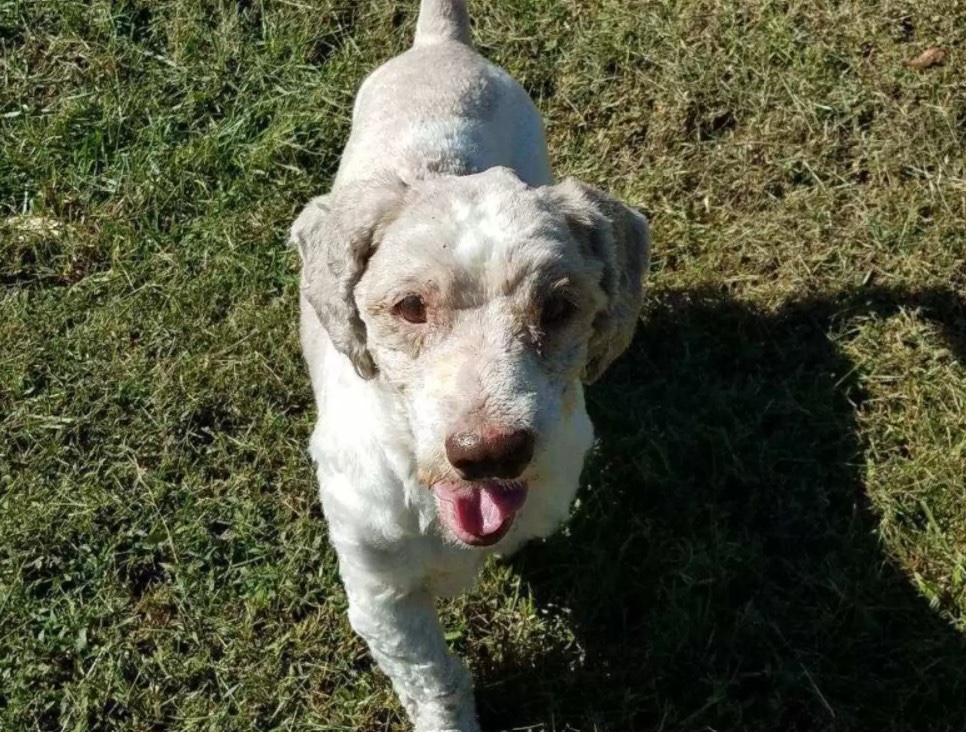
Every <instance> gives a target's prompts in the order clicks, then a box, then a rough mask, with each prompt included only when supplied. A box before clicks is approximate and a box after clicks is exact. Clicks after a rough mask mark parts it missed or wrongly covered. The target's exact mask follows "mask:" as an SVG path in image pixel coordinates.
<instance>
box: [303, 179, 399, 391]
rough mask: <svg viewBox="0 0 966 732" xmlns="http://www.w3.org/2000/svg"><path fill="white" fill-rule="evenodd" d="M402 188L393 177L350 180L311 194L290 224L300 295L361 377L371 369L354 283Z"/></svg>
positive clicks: (367, 375) (372, 371) (372, 373)
mask: <svg viewBox="0 0 966 732" xmlns="http://www.w3.org/2000/svg"><path fill="white" fill-rule="evenodd" d="M405 191H406V186H405V184H404V183H403V182H402V181H400V180H398V179H394V180H375V181H362V182H358V183H351V184H349V185H347V186H344V187H342V188H340V189H339V190H338V191H335V192H333V193H330V194H328V195H326V196H319V197H318V198H315V199H313V200H312V201H310V202H309V204H308V205H307V206H306V207H305V209H304V210H303V211H302V213H301V214H299V216H298V218H297V219H296V220H295V223H294V224H293V225H292V232H291V241H292V243H293V244H295V245H296V246H297V247H298V250H299V255H300V256H301V257H302V294H304V295H305V297H306V299H307V300H308V301H309V303H310V304H311V305H312V308H313V309H314V310H315V312H316V314H317V315H318V316H319V320H320V321H321V322H322V325H323V326H324V327H325V330H326V332H328V334H329V338H330V339H331V340H332V344H333V345H334V346H335V347H336V349H338V350H339V352H341V353H343V354H345V355H346V356H347V357H348V358H349V360H350V361H352V365H353V366H354V367H355V370H356V372H357V373H358V374H359V376H361V377H362V378H364V379H371V378H372V377H374V376H375V375H376V372H377V368H376V364H375V362H374V361H373V360H372V355H371V354H370V353H369V349H368V348H367V347H366V325H365V323H363V322H362V318H361V317H360V316H359V308H358V307H357V306H356V299H355V287H356V285H357V284H359V280H360V279H361V278H362V275H363V273H364V272H365V271H366V265H367V264H368V262H369V258H370V257H371V256H372V253H373V252H374V251H375V248H376V244H377V240H378V234H379V230H380V228H381V227H383V226H385V225H386V223H387V222H388V219H389V218H390V217H391V214H392V212H393V211H394V210H396V209H397V208H398V207H399V205H400V202H401V200H402V197H403V195H404V193H405Z"/></svg>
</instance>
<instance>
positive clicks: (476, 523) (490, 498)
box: [436, 483, 527, 537]
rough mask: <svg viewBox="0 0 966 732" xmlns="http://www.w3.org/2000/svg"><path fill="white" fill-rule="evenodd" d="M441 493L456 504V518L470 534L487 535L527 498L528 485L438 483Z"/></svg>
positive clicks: (494, 530) (454, 513)
mask: <svg viewBox="0 0 966 732" xmlns="http://www.w3.org/2000/svg"><path fill="white" fill-rule="evenodd" d="M436 492H437V494H438V495H439V497H440V498H441V499H442V500H444V501H448V502H449V503H451V504H452V506H453V514H452V515H453V518H454V519H455V521H456V523H457V524H458V525H459V528H460V529H462V530H463V531H465V532H466V533H467V534H472V535H473V536H477V537H486V536H489V535H491V534H495V533H496V532H498V531H500V529H502V528H503V526H504V524H506V522H507V521H509V520H510V519H512V518H513V515H514V514H515V513H516V512H517V511H518V510H520V507H521V506H522V505H523V502H524V501H525V500H526V496H527V494H526V489H524V488H505V487H500V486H496V485H483V486H481V487H479V488H470V487H468V486H457V485H453V484H451V483H449V484H443V485H440V486H437V488H436Z"/></svg>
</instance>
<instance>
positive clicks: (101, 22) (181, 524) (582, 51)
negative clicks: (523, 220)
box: [0, 0, 966, 732]
mask: <svg viewBox="0 0 966 732" xmlns="http://www.w3.org/2000/svg"><path fill="white" fill-rule="evenodd" d="M415 5H416V2H415V0H407V1H406V2H398V1H392V2H390V1H388V0H367V1H366V2H352V1H351V0H338V1H335V0H273V1H269V0H264V1H260V0H237V1H236V2H229V1H227V0H221V1H220V2H219V1H211V2H201V1H200V0H111V1H108V0H91V1H85V2H81V1H80V0H44V1H43V2H41V1H40V0H0V74H2V83H0V730H3V731H4V732H6V731H7V730H9V731H10V732H20V731H21V730H23V731H29V730H69V731H71V732H83V731H85V730H90V731H94V730H131V731H135V730H136V731H143V732H147V731H149V730H150V731H155V730H185V731H187V732H195V731H201V730H212V731H215V730H218V731H222V730H227V731H235V730H239V731H242V730H253V731H254V730H258V731H259V732H266V731H268V730H292V731H296V730H297V731H299V732H302V731H305V732H308V731H311V730H330V731H331V730H346V731H349V730H352V731H356V730H359V731H362V732H370V731H372V732H375V731H376V730H403V729H405V728H406V725H405V722H404V720H403V717H402V712H401V709H400V708H399V706H398V705H397V703H396V701H395V699H394V697H393V695H392V692H391V689H390V687H389V683H388V681H387V679H386V678H385V677H384V676H383V675H381V674H380V673H379V672H378V671H376V670H375V669H374V667H373V664H372V662H371V661H370V659H369V657H368V655H367V652H366V650H365V647H364V646H363V644H362V643H361V642H360V641H359V640H358V639H356V638H355V637H354V636H353V634H352V633H351V631H350V629H349V627H348V624H347V621H346V619H345V605H346V601H345V596H344V594H343V592H342V590H341V587H340V586H339V584H338V578H337V574H336V568H335V562H334V556H333V554H332V552H331V551H330V550H329V549H328V546H327V542H326V529H325V526H324V523H323V520H322V516H321V512H320V509H319V505H318V502H317V498H316V491H315V486H314V483H313V474H312V469H311V465H310V463H309V460H308V458H307V456H306V443H307V439H308V435H309V432H310V430H311V426H312V420H313V409H314V408H313V404H312V399H311V393H310V391H309V387H308V379H307V376H306V374H305V371H304V369H303V365H302V362H301V357H300V353H299V346H298V338H297V327H296V314H297V289H298V261H297V256H296V255H295V253H294V252H292V251H291V250H290V249H289V248H288V247H287V245H286V229H287V227H288V225H289V224H290V222H291V221H292V219H293V217H294V215H295V213H296V212H297V210H298V209H299V207H300V206H301V205H302V204H303V203H304V202H305V201H306V200H307V199H308V198H309V197H310V196H312V195H315V194H318V193H320V192H323V191H324V190H325V189H326V187H327V185H328V184H329V182H330V180H331V178H332V176H333V174H334V172H335V168H336V165H337V161H338V156H339V153H340V150H341V146H342V144H343V142H344V140H345V137H346V135H347V131H348V127H349V114H350V110H351V102H352V98H353V94H354V90H355V89H356V87H357V86H358V84H359V83H360V81H361V80H362V79H363V77H364V76H365V74H366V73H367V72H368V71H369V70H371V69H372V68H374V67H375V66H376V65H377V64H378V63H379V62H380V61H381V60H383V59H385V58H387V57H389V56H390V55H392V54H393V53H395V52H397V51H399V50H401V49H403V48H405V47H406V45H407V44H408V42H409V39H410V37H411V33H412V28H413V21H414V10H415V7H414V6H415ZM471 10H472V12H473V14H474V17H475V29H474V36H475V38H476V39H477V42H478V44H479V46H480V48H481V49H482V50H483V51H484V53H485V54H486V55H487V56H488V57H490V58H492V59H494V60H495V61H497V62H499V63H501V64H503V65H504V66H506V67H507V68H508V69H509V70H510V71H511V73H513V74H514V75H515V76H516V77H517V78H518V79H520V80H521V82H522V83H523V84H524V85H525V86H526V87H527V89H528V90H529V91H530V92H531V94H532V95H533V96H534V98H535V100H536V102H537V104H538V106H539V107H540V109H541V111H542V112H543V114H544V116H545V119H546V123H547V127H548V135H549V140H550V146H551V154H552V158H553V161H554V164H555V167H556V170H557V171H558V172H559V173H560V174H561V175H563V174H572V175H576V176H579V177H581V178H583V179H585V180H587V181H588V182H591V183H593V184H596V185H598V186H600V187H602V188H605V189H608V190H611V191H613V192H614V193H616V194H618V195H620V196H622V197H623V198H625V199H626V200H628V201H630V202H633V203H635V204H638V205H639V206H640V207H642V208H643V209H645V210H646V211H647V212H648V213H649V215H650V216H651V220H652V226H653V232H654V242H655V243H654V255H655V261H654V266H653V269H652V272H651V275H650V278H649V284H648V300H647V305H646V308H645V311H644V313H643V314H642V319H641V323H640V326H639V330H638V334H637V338H636V340H635V342H634V344H633V346H632V348H631V350H630V351H629V352H628V354H626V355H625V356H624V357H623V358H622V359H621V360H620V361H619V362H618V363H617V365H615V367H614V368H613V369H612V371H611V372H610V373H609V374H608V376H607V377H606V378H605V379H604V380H602V382H601V383H599V384H597V385H595V386H593V387H592V388H591V389H590V390H589V403H590V408H591V411H592V415H593V417H594V418H595V422H596V423H597V426H598V433H599V445H598V447H597V448H596V450H595V453H594V455H593V458H592V460H591V461H590V463H589V465H588V468H587V471H586V473H585V476H584V489H583V491H582V493H581V497H580V501H579V504H578V505H577V507H576V508H575V512H574V517H573V521H572V523H571V524H570V526H569V528H568V529H567V530H566V531H565V532H564V533H563V534H561V535H560V536H558V537H556V538H554V539H552V540H550V541H548V542H546V543H544V544H540V545H536V546H532V547H529V548H528V549H527V550H525V551H524V552H523V553H522V554H521V555H520V556H518V557H516V558H515V559H514V560H513V561H512V562H510V563H509V564H500V563H493V564H492V565H490V566H489V567H488V569H487V571H486V574H485V577H484V579H483V581H482V583H481V585H480V588H479V589H478V591H476V592H475V593H474V594H472V595H470V596H468V597H466V598H463V599H460V600H458V601H456V602H453V603H449V604H447V605H446V606H445V608H444V616H445V619H446V624H447V629H448V631H449V634H448V638H449V639H450V641H451V643H452V645H453V646H454V648H455V649H456V650H457V651H458V652H459V653H461V654H462V655H463V656H465V657H466V658H467V659H468V661H469V663H470V665H471V667H472V668H473V670H474V674H475V677H476V683H477V693H478V698H479V707H480V712H481V718H482V720H483V721H484V726H485V728H486V729H487V730H510V729H513V730H524V729H525V730H546V731H547V732H549V731H550V730H560V731H563V730H579V731H581V732H595V731H597V732H645V731H650V730H654V731H655V732H657V731H658V730H661V731H664V732H672V731H680V732H690V731H694V732H698V731H702V730H707V731H709V732H710V731H716V732H736V731H739V730H740V731H749V732H776V731H781V732H805V731H813V730H814V731H818V730H829V731H840V730H870V731H871V730H875V731H876V732H884V731H894V732H919V731H922V732H962V730H964V729H966V5H964V3H963V2H961V1H960V0H934V1H933V2H921V1H918V0H916V1H912V0H909V1H905V0H880V1H879V2H875V1H872V0H815V1H814V2H800V1H798V0H787V1H786V0H748V1H747V2H724V1H723V0H505V1H502V0H501V1H496V0H494V2H483V0H474V1H472V2H471ZM932 48H939V49H942V50H943V52H944V57H943V58H941V59H940V58H938V56H940V55H942V54H939V53H937V52H933V53H932V54H927V56H922V54H923V52H926V51H929V49H932ZM917 59H918V61H917Z"/></svg>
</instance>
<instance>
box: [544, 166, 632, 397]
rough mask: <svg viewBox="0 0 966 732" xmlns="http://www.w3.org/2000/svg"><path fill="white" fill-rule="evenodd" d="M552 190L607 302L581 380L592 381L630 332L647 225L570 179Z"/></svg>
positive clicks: (622, 346) (625, 208) (611, 200)
mask: <svg viewBox="0 0 966 732" xmlns="http://www.w3.org/2000/svg"><path fill="white" fill-rule="evenodd" d="M550 195H551V199H552V200H553V201H554V202H555V203H556V205H557V206H559V207H560V209H561V210H562V211H563V213H564V215H565V216H566V217H567V221H568V223H569V224H570V228H571V230H572V231H573V232H574V234H575V235H576V236H577V238H578V239H579V240H580V242H581V245H582V248H583V249H584V256H589V257H593V258H595V259H597V260H598V261H599V262H600V263H601V265H602V266H603V269H602V274H601V282H600V286H601V289H602V290H603V291H604V294H605V297H606V304H605V306H604V309H603V310H602V311H601V312H600V313H598V315H597V317H596V318H595V319H594V325H593V333H592V335H591V337H590V343H589V345H588V348H587V365H586V366H585V367H584V373H583V380H584V381H585V382H587V383H591V382H594V381H596V380H597V379H598V378H599V377H600V376H601V374H603V373H604V371H606V370H607V367H608V366H610V364H611V362H612V361H613V360H614V359H615V358H617V357H618V356H620V355H621V354H622V353H623V352H624V351H625V350H626V349H627V347H628V346H629V345H630V343H631V339H632V338H633V337H634V328H635V326H636V325H637V318H638V315H639V314H640V310H641V301H642V297H643V285H642V280H643V278H644V275H645V274H646V273H647V269H648V265H649V262H650V246H651V235H650V229H649V227H648V225H647V219H646V218H644V216H643V215H642V214H640V213H638V212H637V211H635V210H633V209H632V208H630V207H628V206H625V205H624V204H623V203H621V202H620V201H618V200H617V199H615V198H612V197H611V196H608V195H607V194H606V193H603V192H602V191H599V190H597V189H596V188H593V187H591V186H588V185H585V184H584V183H581V182H579V181H576V180H574V179H572V178H568V179H567V180H564V181H563V182H561V183H558V184H557V185H555V186H552V187H551V188H550Z"/></svg>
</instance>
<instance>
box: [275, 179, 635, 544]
mask: <svg viewBox="0 0 966 732" xmlns="http://www.w3.org/2000/svg"><path fill="white" fill-rule="evenodd" d="M345 194H347V196H348V197H347V196H346V195H344V194H336V196H339V197H340V198H342V199H343V200H342V201H339V200H334V199H335V198H336V196H332V197H329V198H327V199H325V201H324V203H322V204H321V205H319V204H316V208H315V209H314V210H313V209H312V206H311V205H310V208H309V209H307V211H306V213H304V214H303V215H302V217H300V219H299V221H298V222H296V225H295V227H294V228H293V237H294V239H295V240H296V242H298V243H299V245H300V248H301V251H302V255H303V259H304V261H305V269H304V271H303V286H304V288H305V291H306V294H307V296H308V298H309V300H310V302H312V304H313V306H314V307H315V309H316V310H317V312H318V313H319V315H320V318H321V320H322V323H323V324H324V325H325V327H326V329H327V330H328V332H329V335H330V337H332V340H333V342H334V344H335V345H336V347H337V348H339V350H341V351H342V352H343V353H345V354H346V355H347V356H349V358H351V359H352V360H353V362H354V364H355V366H356V369H357V370H358V371H359V373H360V375H362V376H364V377H366V378H371V377H378V378H379V379H381V380H383V381H384V382H385V384H387V385H388V386H389V387H390V388H391V389H392V390H393V392H394V393H395V394H397V395H398V400H399V403H400V405H401V407H402V410H403V411H404V413H405V417H406V419H407V421H408V424H409V426H410V428H411V432H412V439H413V451H414V457H415V463H416V466H417V470H418V477H419V480H420V482H421V483H422V484H423V485H425V486H426V487H427V488H429V489H431V490H432V491H433V492H434V494H435V496H436V501H437V507H438V511H439V515H440V518H441V520H442V523H443V524H444V525H445V526H446V527H447V528H448V530H449V532H450V533H451V534H452V535H453V536H455V537H456V538H457V539H459V540H461V541H462V542H464V543H466V544H470V545H489V544H492V543H494V542H496V541H498V540H499V539H500V538H501V537H502V536H503V535H504V534H505V533H506V531H507V529H508V528H509V526H510V524H511V523H512V521H513V517H514V515H515V513H516V512H517V510H518V509H519V508H520V507H521V506H522V504H523V503H524V501H525V500H526V495H527V490H528V488H529V486H530V485H531V484H534V483H536V482H537V479H538V477H539V475H540V472H541V465H542V464H546V461H547V460H548V459H551V458H552V456H553V454H554V445H553V444H552V443H553V435H554V433H555V429H554V428H555V427H556V425H557V424H558V423H559V422H560V421H561V420H565V419H567V418H568V416H569V414H568V413H569V412H570V411H572V410H573V408H574V405H575V404H576V399H577V394H576V392H577V390H578V389H579V383H580V381H581V378H583V379H585V380H592V379H593V378H596V376H598V375H599V374H600V373H601V372H602V371H603V370H604V368H606V366H607V365H608V364H609V363H610V361H611V360H613V358H615V357H616V356H617V355H618V354H619V353H620V352H621V351H623V350H624V348H626V346H627V343H628V342H629V341H630V338H631V336H632V335H633V327H634V322H635V321H636V316H637V312H638V309H639V306H640V289H641V287H640V281H641V277H642V274H643V272H644V270H645V268H646V262H647V248H648V234H647V224H646V222H645V220H644V218H643V217H642V216H640V215H639V214H637V213H635V212H632V211H630V210H629V209H627V208H626V207H624V206H622V205H621V204H619V203H617V202H616V201H614V200H613V199H610V198H608V197H605V196H604V195H603V194H600V193H599V192H597V191H593V190H592V189H587V188H585V187H581V186H579V184H574V183H564V184H561V185H559V186H548V187H543V188H529V187H527V186H526V185H525V184H523V183H522V182H521V181H519V179H517V178H516V177H515V176H514V175H513V174H512V173H511V172H509V171H507V170H505V169H492V170H489V171H487V172H485V173H481V174H478V175H473V176H465V177H440V178H435V179H430V180H423V181H419V182H417V183H415V184H413V185H411V186H407V185H404V184H402V183H401V182H399V181H388V182H377V183H371V184H366V185H365V186H363V187H362V188H361V189H357V190H355V191H354V192H353V191H351V190H345Z"/></svg>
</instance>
